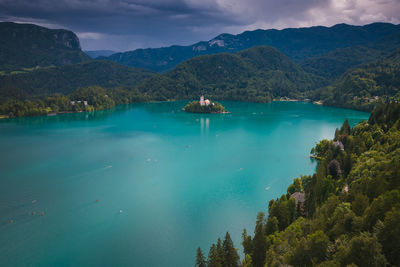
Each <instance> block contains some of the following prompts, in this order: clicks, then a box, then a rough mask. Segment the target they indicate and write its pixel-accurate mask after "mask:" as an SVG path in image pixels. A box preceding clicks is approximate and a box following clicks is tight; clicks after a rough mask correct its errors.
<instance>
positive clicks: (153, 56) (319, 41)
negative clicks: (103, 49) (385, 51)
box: [107, 23, 400, 72]
mask: <svg viewBox="0 0 400 267" xmlns="http://www.w3.org/2000/svg"><path fill="white" fill-rule="evenodd" d="M399 32H400V26H399V25H393V24H390V23H373V24H369V25H365V26H352V25H347V24H338V25H335V26H332V27H322V26H318V27H309V28H298V29H294V28H288V29H283V30H275V29H269V30H255V31H246V32H243V33H241V34H237V35H232V34H221V35H219V36H217V37H215V38H213V39H212V40H209V41H208V42H206V41H203V42H198V43H196V44H193V45H190V46H177V45H173V46H170V47H162V48H149V49H137V50H134V51H128V52H123V53H116V54H114V55H111V56H109V57H107V59H109V60H112V61H115V62H118V63H121V64H123V65H128V66H135V67H140V68H147V69H150V70H153V71H161V72H163V71H167V70H170V69H172V68H173V67H175V66H176V65H177V64H179V63H181V62H183V61H185V60H187V59H190V58H193V57H195V56H198V55H210V54H216V53H225V52H227V53H236V52H238V51H241V50H245V49H248V48H250V47H253V46H264V45H267V46H272V47H275V48H277V49H278V50H279V51H281V52H283V53H284V54H285V55H287V56H288V57H289V58H290V59H291V60H294V61H295V62H301V61H303V60H306V59H308V58H310V57H314V56H317V55H322V54H326V53H328V52H331V51H333V50H337V49H340V48H345V47H350V46H357V45H364V44H367V43H371V42H376V41H378V40H379V39H381V38H383V37H384V36H388V35H391V34H394V33H399Z"/></svg>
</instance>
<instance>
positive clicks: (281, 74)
mask: <svg viewBox="0 0 400 267" xmlns="http://www.w3.org/2000/svg"><path fill="white" fill-rule="evenodd" d="M323 84H324V81H323V80H322V79H320V78H318V77H316V76H313V75H310V74H307V73H305V72H304V71H303V70H302V69H301V68H299V67H298V66H297V65H296V64H294V63H293V62H292V61H291V60H290V59H289V58H288V57H287V56H285V55H284V54H282V53H281V52H279V51H278V50H276V49H275V48H272V47H265V46H264V47H253V48H250V49H248V50H244V51H241V52H238V53H236V54H228V53H224V54H216V55H204V56H199V57H195V58H193V59H190V60H188V61H186V62H184V63H181V64H180V65H178V66H177V67H176V68H174V69H173V70H172V71H170V72H168V73H167V74H165V75H158V76H156V77H153V78H152V79H149V80H147V81H145V82H144V83H143V84H141V85H140V86H139V90H140V91H141V92H146V93H147V94H150V95H153V96H154V97H155V98H156V99H158V100H167V99H188V98H197V97H198V96H199V95H200V94H206V95H209V96H210V97H212V98H214V99H230V100H243V101H259V102H265V101H270V100H271V99H272V98H275V97H281V96H287V97H292V98H295V97H303V96H304V93H305V92H306V91H308V90H313V89H315V88H318V87H319V86H321V85H323Z"/></svg>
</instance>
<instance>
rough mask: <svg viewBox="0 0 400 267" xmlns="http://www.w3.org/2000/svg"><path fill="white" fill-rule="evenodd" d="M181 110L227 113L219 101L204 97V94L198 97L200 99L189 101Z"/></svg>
mask: <svg viewBox="0 0 400 267" xmlns="http://www.w3.org/2000/svg"><path fill="white" fill-rule="evenodd" d="M183 110H184V111H186V112H191V113H229V112H228V111H227V110H226V109H225V107H224V106H222V105H221V104H220V103H217V102H211V101H210V100H209V99H204V96H201V97H200V101H192V102H189V103H188V104H187V105H186V106H185V107H184V108H183Z"/></svg>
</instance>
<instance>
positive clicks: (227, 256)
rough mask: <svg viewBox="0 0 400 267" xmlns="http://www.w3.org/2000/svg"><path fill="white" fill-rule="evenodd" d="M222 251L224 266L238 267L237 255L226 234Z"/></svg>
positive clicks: (229, 237)
mask: <svg viewBox="0 0 400 267" xmlns="http://www.w3.org/2000/svg"><path fill="white" fill-rule="evenodd" d="M222 247H223V250H224V261H223V262H224V264H223V266H226V267H237V266H239V260H240V257H239V254H238V253H237V250H236V248H235V247H234V245H233V241H232V239H231V236H230V235H229V233H228V232H226V235H225V239H224V242H223V244H222Z"/></svg>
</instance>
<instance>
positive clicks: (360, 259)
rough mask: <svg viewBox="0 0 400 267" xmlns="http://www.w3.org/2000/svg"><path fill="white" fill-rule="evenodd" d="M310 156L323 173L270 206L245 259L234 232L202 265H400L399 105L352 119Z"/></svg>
mask: <svg viewBox="0 0 400 267" xmlns="http://www.w3.org/2000/svg"><path fill="white" fill-rule="evenodd" d="M311 153H312V154H314V155H315V156H317V157H318V158H319V163H318V166H317V169H316V173H315V174H313V175H311V176H301V177H299V178H295V179H294V180H293V183H292V184H291V185H290V186H289V187H288V189H287V192H286V194H283V195H282V196H281V197H279V198H277V199H272V200H270V201H269V203H268V216H266V215H265V213H263V212H260V213H259V214H258V215H257V218H256V224H255V228H254V234H252V235H250V234H248V232H247V230H246V229H244V231H243V234H242V243H241V245H242V247H243V252H244V255H245V256H244V258H242V259H241V260H240V257H239V253H238V250H237V249H232V248H231V247H232V244H231V240H230V236H229V233H227V234H226V237H225V240H224V241H223V242H222V241H221V240H220V239H218V240H217V242H216V244H213V245H212V246H211V248H210V249H209V252H208V256H207V257H206V256H205V254H203V251H202V250H201V249H200V248H198V250H197V256H196V262H195V264H196V266H203V267H205V266H209V267H210V266H246V267H250V266H254V267H261V266H288V265H290V266H377V267H378V266H399V264H400V254H399V251H400V242H399V237H400V104H397V103H390V104H387V105H379V106H377V107H376V108H375V109H374V111H373V112H372V113H371V116H370V118H369V120H368V121H363V122H360V123H359V124H358V125H356V126H355V127H354V128H351V127H350V125H349V123H348V121H347V120H346V121H345V122H344V123H343V125H342V127H341V128H340V129H337V130H336V132H335V137H334V139H333V140H322V141H320V143H318V144H317V145H316V147H314V148H313V149H312V151H311ZM298 196H303V198H304V199H302V198H301V197H298ZM221 244H222V245H221Z"/></svg>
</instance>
